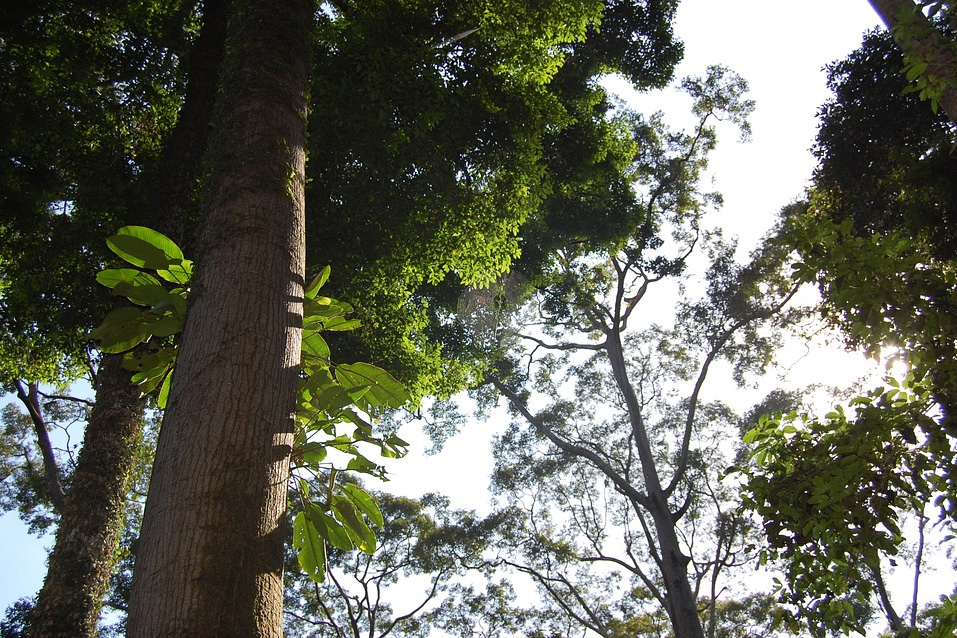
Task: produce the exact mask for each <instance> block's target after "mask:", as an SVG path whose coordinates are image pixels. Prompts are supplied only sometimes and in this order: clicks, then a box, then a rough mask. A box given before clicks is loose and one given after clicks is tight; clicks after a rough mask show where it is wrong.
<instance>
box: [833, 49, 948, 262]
mask: <svg viewBox="0 0 957 638" xmlns="http://www.w3.org/2000/svg"><path fill="white" fill-rule="evenodd" d="M902 68H903V56H902V54H901V53H900V50H899V49H898V47H897V46H896V45H895V44H894V41H893V39H892V38H891V36H890V35H889V34H888V33H887V32H886V31H879V32H871V33H869V34H867V35H866V36H865V38H864V42H863V45H862V46H861V48H859V49H858V50H857V51H855V52H854V53H852V54H851V55H850V56H849V57H848V58H846V59H845V60H841V61H839V62H835V63H834V64H832V65H830V66H829V67H828V86H829V88H830V89H831V91H833V93H834V97H833V99H831V100H830V101H828V102H827V103H826V104H825V105H824V106H823V107H822V108H821V111H820V119H821V128H820V130H819V132H818V137H817V143H816V145H815V147H814V153H815V155H816V156H817V158H818V161H819V165H818V168H817V170H816V171H815V174H814V190H815V197H816V201H815V206H816V208H818V209H819V210H821V211H822V212H825V213H826V214H827V215H828V216H829V217H830V218H831V219H833V220H836V221H841V220H844V219H850V220H852V221H853V223H854V231H855V232H856V233H857V234H861V235H871V234H874V233H884V232H888V231H897V232H901V233H903V234H905V235H907V236H909V237H919V238H921V239H923V240H924V241H926V242H927V243H928V247H929V248H930V250H931V252H932V254H933V255H934V256H935V257H937V258H941V259H953V258H954V257H957V155H955V154H954V153H953V143H954V125H953V124H951V123H949V122H948V121H947V119H946V117H945V116H944V115H943V114H934V113H933V112H932V111H931V110H930V109H928V108H927V104H926V103H923V102H922V101H921V100H920V99H919V98H918V97H917V96H916V95H915V94H914V93H907V92H906V91H905V88H906V86H907V81H906V79H905V78H904V76H903V75H902V74H901V69H902Z"/></svg>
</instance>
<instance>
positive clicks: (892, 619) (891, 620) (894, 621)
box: [871, 567, 904, 633]
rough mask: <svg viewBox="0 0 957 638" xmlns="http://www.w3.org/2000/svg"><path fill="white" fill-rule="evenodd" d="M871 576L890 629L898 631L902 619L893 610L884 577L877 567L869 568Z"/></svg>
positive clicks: (901, 624)
mask: <svg viewBox="0 0 957 638" xmlns="http://www.w3.org/2000/svg"><path fill="white" fill-rule="evenodd" d="M871 576H873V577H874V583H875V584H876V585H877V593H878V595H879V597H880V600H881V607H883V608H884V615H885V616H886V617H887V624H888V625H890V628H891V631H893V632H895V633H896V632H898V631H900V630H901V629H903V628H904V621H903V620H901V617H900V616H898V615H897V612H896V611H894V607H893V606H892V605H891V599H890V596H888V595H887V588H886V587H885V586H884V577H883V576H882V575H881V572H880V570H879V569H874V568H873V567H872V568H871Z"/></svg>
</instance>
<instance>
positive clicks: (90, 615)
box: [30, 0, 226, 638]
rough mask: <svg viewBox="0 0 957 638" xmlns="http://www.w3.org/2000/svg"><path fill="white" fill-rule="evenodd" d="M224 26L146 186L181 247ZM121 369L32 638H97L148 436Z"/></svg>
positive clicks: (158, 222)
mask: <svg viewBox="0 0 957 638" xmlns="http://www.w3.org/2000/svg"><path fill="white" fill-rule="evenodd" d="M225 25H226V15H225V0H207V1H206V2H205V3H204V13H203V27H202V31H201V33H200V36H199V38H198V39H197V41H196V44H195V46H194V48H193V51H192V52H191V54H190V59H189V80H188V82H189V85H188V88H187V94H186V101H185V103H184V105H183V109H182V111H181V113H180V116H179V118H178V120H177V122H176V126H175V128H174V129H173V131H172V132H171V134H170V138H169V140H167V142H166V144H165V145H164V149H163V152H162V156H161V158H160V162H159V170H158V171H157V174H156V175H155V176H154V177H153V179H152V180H151V184H150V195H151V201H150V202H149V203H148V204H147V207H146V210H147V211H149V212H148V213H147V214H146V219H144V220H143V223H147V224H151V225H153V227H154V228H156V229H157V230H159V231H161V232H163V233H165V234H167V235H170V236H171V237H174V238H176V239H177V241H181V239H182V237H183V234H184V228H185V219H186V213H185V211H186V210H187V209H188V208H189V205H190V202H191V200H192V192H193V189H194V188H195V180H196V175H197V174H198V173H199V169H200V165H201V161H202V153H203V151H204V149H205V148H206V146H207V137H208V136H207V131H208V129H209V122H210V119H211V115H212V110H213V104H214V103H215V90H216V86H217V79H218V76H219V67H220V64H221V62H222V58H223V49H224V48H225V30H226V27H225ZM206 84H212V88H206V87H205V86H204V85H206ZM121 362H122V357H121V356H119V355H106V356H104V358H103V360H102V361H101V363H100V369H99V372H98V374H97V385H96V403H95V405H94V407H93V410H92V412H91V414H90V420H89V422H88V423H87V426H86V430H85V432H84V436H83V447H82V450H81V452H80V456H79V459H78V460H77V466H76V469H75V471H74V474H73V482H72V485H71V487H70V490H69V491H68V492H67V494H66V496H65V499H64V505H63V507H62V508H58V509H59V510H60V514H61V516H60V520H59V524H58V526H57V536H56V543H55V545H54V548H53V552H52V553H51V555H50V560H49V565H48V567H47V575H46V578H45V579H44V584H43V588H42V589H41V590H40V593H39V594H38V596H37V604H36V607H35V608H34V609H33V611H32V612H31V615H30V624H31V634H30V635H31V636H32V637H34V638H41V637H53V636H64V637H65V636H71V637H75V636H89V637H91V638H92V637H93V636H96V635H97V623H98V620H99V615H100V608H101V606H102V601H103V596H104V594H105V592H106V590H107V587H108V586H109V580H110V572H111V569H112V566H113V562H114V557H115V555H116V548H117V545H118V543H119V540H120V536H121V532H122V525H123V513H124V507H125V505H126V499H127V497H128V492H129V489H130V488H131V485H130V481H131V479H132V476H133V474H134V464H135V463H136V458H135V456H134V455H135V451H136V448H137V446H138V445H139V442H140V440H141V438H142V436H143V429H142V428H143V409H144V402H143V400H141V399H140V398H139V397H138V392H136V391H135V390H134V388H133V385H132V383H131V382H130V376H131V373H130V372H129V371H127V370H124V369H123V368H122V367H121Z"/></svg>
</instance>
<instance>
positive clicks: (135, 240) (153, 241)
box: [106, 226, 183, 270]
mask: <svg viewBox="0 0 957 638" xmlns="http://www.w3.org/2000/svg"><path fill="white" fill-rule="evenodd" d="M106 244H107V245H108V246H109V247H110V250H112V251H113V252H114V253H116V254H117V255H119V256H120V257H122V258H123V259H125V260H126V261H128V262H129V263H131V264H133V265H134V266H139V267H141V268H150V269H152V270H163V269H167V268H169V267H170V266H171V265H173V264H178V263H180V262H182V261H183V251H182V250H180V249H179V246H177V245H176V244H175V243H173V240H171V239H170V238H169V237H167V236H166V235H163V234H162V233H158V232H156V231H155V230H152V229H150V228H145V227H143V226H124V227H123V228H121V229H119V230H118V231H116V234H115V235H113V236H112V237H110V238H109V239H107V240H106Z"/></svg>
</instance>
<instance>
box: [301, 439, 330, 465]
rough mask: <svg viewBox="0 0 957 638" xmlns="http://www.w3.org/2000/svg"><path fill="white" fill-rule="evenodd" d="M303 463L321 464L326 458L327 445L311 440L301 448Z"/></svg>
mask: <svg viewBox="0 0 957 638" xmlns="http://www.w3.org/2000/svg"><path fill="white" fill-rule="evenodd" d="M299 451H300V455H301V457H302V464H303V465H319V464H320V463H322V462H323V461H324V460H326V446H325V445H324V444H322V443H316V442H314V441H310V442H309V443H306V444H305V445H303V446H302V447H301V448H300V450H299Z"/></svg>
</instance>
